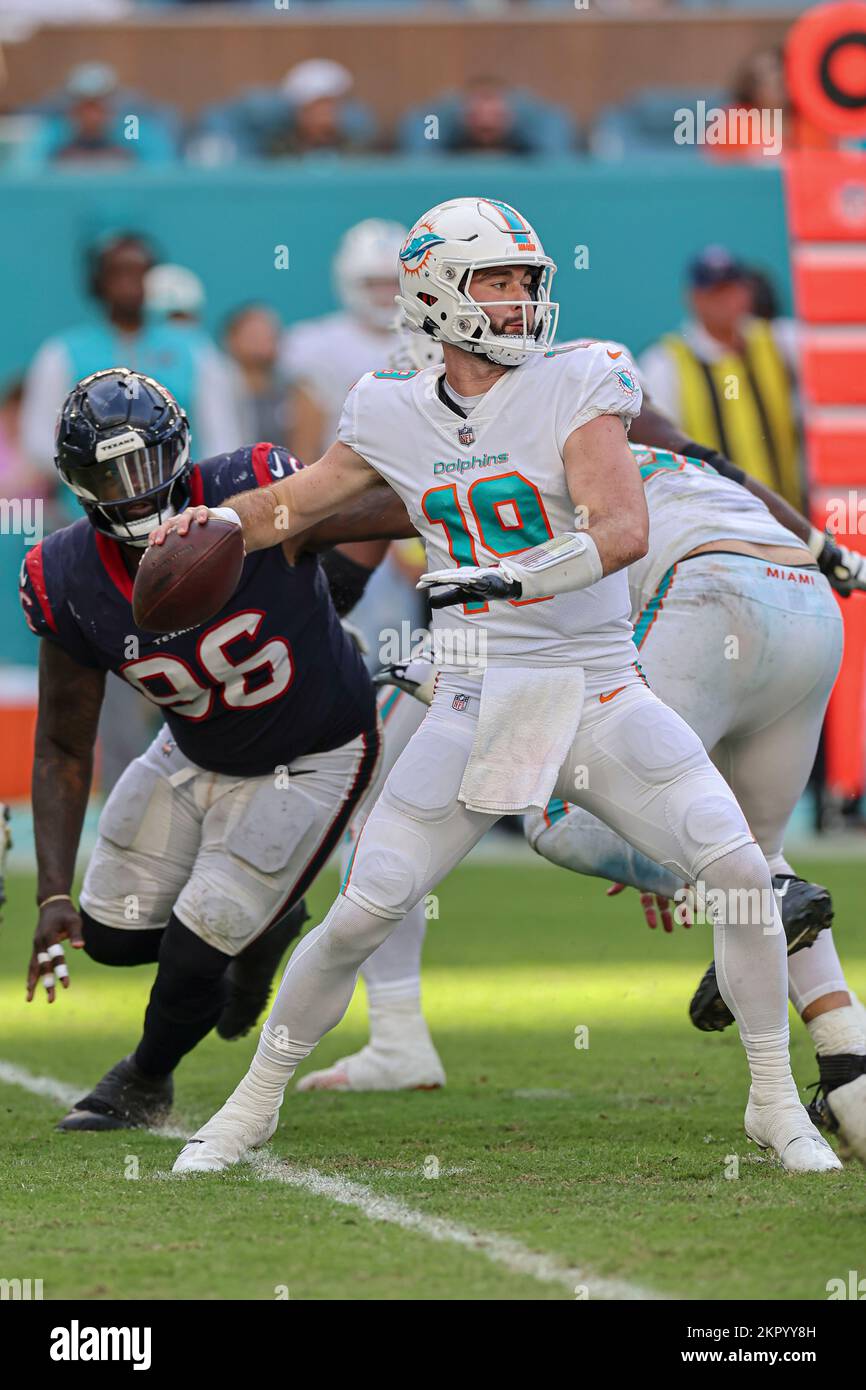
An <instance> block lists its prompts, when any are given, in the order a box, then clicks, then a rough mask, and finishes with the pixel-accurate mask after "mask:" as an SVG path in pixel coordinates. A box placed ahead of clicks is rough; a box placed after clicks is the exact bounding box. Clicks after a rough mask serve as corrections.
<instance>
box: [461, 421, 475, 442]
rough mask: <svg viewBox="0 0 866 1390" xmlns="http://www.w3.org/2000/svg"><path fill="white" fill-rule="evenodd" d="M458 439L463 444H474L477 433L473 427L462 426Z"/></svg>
mask: <svg viewBox="0 0 866 1390" xmlns="http://www.w3.org/2000/svg"><path fill="white" fill-rule="evenodd" d="M457 439H458V441H459V443H461V444H474V443H475V431H474V429H473V428H472V426H471V425H469V424H466V425H461V426H460V428H459V429H458V431H457Z"/></svg>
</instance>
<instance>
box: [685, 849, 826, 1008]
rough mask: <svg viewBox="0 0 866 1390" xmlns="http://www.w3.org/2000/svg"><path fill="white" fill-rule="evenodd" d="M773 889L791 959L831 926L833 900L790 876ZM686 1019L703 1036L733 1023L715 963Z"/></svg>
mask: <svg viewBox="0 0 866 1390" xmlns="http://www.w3.org/2000/svg"><path fill="white" fill-rule="evenodd" d="M773 889H774V891H775V894H776V901H777V903H778V904H779V911H780V913H781V915H782V926H783V927H784V928H785V936H786V937H787V939H788V955H789V956H793V955H794V954H795V952H797V951H802V950H803V949H804V948H805V947H807V946H811V945H813V943H814V942H815V940H816V939H817V937H818V934H819V933H820V932H822V931H824V930H825V929H826V928H827V927H829V926H830V925H831V923H832V921H833V899H832V898H831V897H830V894H829V892H828V890H827V889H826V888H823V887H822V886H821V884H820V883H809V882H807V880H806V879H804V878H795V877H794V875H792V874H774V875H773ZM689 1018H690V1019H691V1021H692V1023H693V1024H694V1025H695V1027H696V1028H699V1029H700V1030H701V1032H703V1033H721V1032H723V1031H724V1029H725V1028H728V1027H730V1025H731V1024H732V1023H733V1021H734V1015H733V1014H732V1013H731V1011H730V1009H729V1008H728V1006H727V1004H726V1003H725V1001H724V999H723V998H722V996H721V995H720V994H719V986H718V983H717V981H716V963H715V961H713V962H712V963H711V964H710V965H709V966H708V967H707V970H706V971H705V973H704V977H703V979H702V980H701V982H700V984H699V985H698V987H697V989H696V990H695V992H694V995H693V996H692V1002H691V1003H690V1004H689Z"/></svg>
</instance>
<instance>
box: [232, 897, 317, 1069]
mask: <svg viewBox="0 0 866 1390" xmlns="http://www.w3.org/2000/svg"><path fill="white" fill-rule="evenodd" d="M309 916H310V914H309V913H308V912H307V904H306V903H305V902H304V899H303V898H302V899H301V901H300V902H299V903H295V905H294V907H292V908H289V911H288V912H287V913H286V914H285V915H284V916H283V917H281V918H280V920H279V921H278V922H275V923H274V925H273V926H272V927H269V928H268V930H267V931H266V932H263V933H262V935H261V936H260V937H258V938H257V939H256V940H255V941H253V942H252V943H251V944H250V945H249V946H247V948H246V950H245V951H241V953H240V955H239V956H235V958H234V960H233V961H232V963H231V965H230V966H229V968H228V970H227V971H226V973H225V979H226V983H227V985H228V997H227V999H226V1002H225V1006H224V1007H223V1011H222V1013H221V1014H220V1016H219V1020H218V1022H217V1026H216V1030H217V1032H218V1033H219V1035H220V1037H221V1038H225V1040H226V1042H234V1041H235V1039H236V1038H242V1037H244V1035H245V1034H246V1033H248V1032H249V1031H250V1029H251V1028H253V1027H255V1024H256V1023H257V1021H258V1019H259V1017H260V1016H261V1014H262V1013H264V1010H265V1008H266V1007H267V1003H268V999H269V998H270V994H271V986H272V985H273V983H274V976H275V975H276V973H277V970H278V968H279V964H280V961H281V960H282V958H283V956H284V955H285V952H286V949H287V948H288V947H289V946H290V945H291V943H292V942H293V941H294V940H295V938H296V937H297V936H300V934H301V928H302V927H303V925H304V923H305V922H306V921H308V920H309Z"/></svg>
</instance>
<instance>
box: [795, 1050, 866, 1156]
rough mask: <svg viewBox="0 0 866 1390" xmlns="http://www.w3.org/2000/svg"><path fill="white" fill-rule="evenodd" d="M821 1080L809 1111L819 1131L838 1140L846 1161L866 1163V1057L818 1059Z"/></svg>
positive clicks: (845, 1055) (852, 1056)
mask: <svg viewBox="0 0 866 1390" xmlns="http://www.w3.org/2000/svg"><path fill="white" fill-rule="evenodd" d="M815 1060H816V1062H817V1063H818V1075H819V1078H820V1080H818V1081H816V1082H815V1085H814V1090H815V1095H814V1096H813V1098H812V1100H811V1101H810V1102H809V1104H808V1106H807V1107H806V1109H807V1111H808V1114H809V1119H810V1120H811V1121H812V1124H813V1125H816V1126H817V1127H818V1129H823V1130H824V1131H825V1132H827V1133H829V1134H833V1135H835V1136H836V1138H837V1140H838V1143H839V1153H840V1155H841V1157H842V1158H851V1157H852V1155H853V1156H855V1157H857V1158H859V1159H860V1161H861V1163H866V1057H860V1056H857V1055H856V1054H854V1053H848V1052H845V1053H841V1054H840V1055H838V1056H836V1057H816V1058H815Z"/></svg>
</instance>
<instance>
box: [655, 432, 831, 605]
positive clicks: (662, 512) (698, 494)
mask: <svg viewBox="0 0 866 1390" xmlns="http://www.w3.org/2000/svg"><path fill="white" fill-rule="evenodd" d="M631 449H632V453H633V454H634V456H635V458H636V459H637V462H638V465H639V467H640V471H641V476H642V478H643V480H644V486H645V487H646V500H647V507H648V509H649V518H650V533H649V550H648V551H647V553H646V555H645V556H644V557H643V559H642V560H637V561H635V563H634V564H632V565H629V568H628V586H629V592H630V594H631V605H632V617H633V618H634V619H636V618H637V615H638V614H639V613H640V612H641V611H642V610H643V609H644V608H645V607H646V605H647V604H648V603H649V601H650V599H651V598H652V597H653V595H654V594H655V593H656V591H657V590H658V588H659V585H660V584H661V582H662V580H663V579H664V577H665V575H666V574H667V571H668V570H669V569H670V568H671V566H672V565H674V564H676V562H677V560H681V559H682V557H683V556H684V555H688V553H689V551H690V550H694V549H695V547H696V546H699V545H706V544H707V543H708V542H709V541H719V540H739V541H751V542H752V543H753V544H754V545H799V546H804V543H803V541H800V540H798V539H797V537H796V536H795V535H794V533H793V532H792V531H788V530H787V529H786V528H785V527H784V526H783V525H782V524H781V522H779V521H777V520H776V518H775V517H774V516H772V515H771V513H770V512H769V511H768V510H767V508H766V507H765V506H764V503H763V502H762V501H761V500H760V498H758V497H756V496H755V495H754V493H752V492H749V490H748V488H745V487H742V486H741V485H740V484H739V483H735V482H732V481H731V479H730V478H723V477H722V476H721V475H720V474H719V473H717V472H716V470H715V469H714V468H712V467H711V466H710V465H709V464H706V463H702V462H700V461H699V460H698V459H686V458H683V456H682V455H681V454H672V453H670V452H669V451H668V450H665V449H648V448H645V447H644V446H642V445H639V444H632V446H631ZM804 548H805V547H804Z"/></svg>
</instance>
